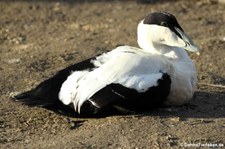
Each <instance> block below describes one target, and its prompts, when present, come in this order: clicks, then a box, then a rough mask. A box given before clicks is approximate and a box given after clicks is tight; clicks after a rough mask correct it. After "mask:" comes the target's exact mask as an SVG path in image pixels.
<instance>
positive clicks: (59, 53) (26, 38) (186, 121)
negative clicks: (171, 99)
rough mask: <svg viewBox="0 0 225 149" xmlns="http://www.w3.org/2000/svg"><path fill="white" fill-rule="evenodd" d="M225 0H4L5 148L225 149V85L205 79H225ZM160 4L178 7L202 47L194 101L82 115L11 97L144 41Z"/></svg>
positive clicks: (0, 27) (0, 17)
mask: <svg viewBox="0 0 225 149" xmlns="http://www.w3.org/2000/svg"><path fill="white" fill-rule="evenodd" d="M220 1H221V3H219V2H217V1H216V0H180V1H179V0H170V1H169V0H168V1H166V0H159V1H154V2H151V3H145V4H143V3H137V1H125V0H124V1H123V0H121V1H120V0H117V1H113V0H110V1H107V0H105V1H91V0H90V1H88V0H87V1H85V2H84V1H82V0H80V1H17V2H10V1H0V71H1V73H0V74H1V75H0V148H135V147H137V148H179V147H180V148H183V147H185V146H186V147H190V148H192V147H193V146H196V147H198V146H202V147H203V146H204V147H207V146H210V145H211V146H212V145H214V146H215V145H217V147H218V146H222V145H223V146H224V148H225V88H222V87H215V86H209V85H206V84H209V83H210V84H220V85H225V69H224V68H225V39H224V38H225V4H223V3H222V0H220ZM139 2H141V1H139ZM148 2H150V0H149V1H148ZM159 10H161V11H168V12H171V13H173V14H174V15H175V16H176V17H177V19H178V20H179V22H180V24H181V26H182V27H183V29H184V30H185V31H186V33H188V34H189V35H190V36H191V37H192V39H193V40H194V41H195V42H196V43H197V45H199V47H200V48H201V49H202V52H201V55H200V56H197V55H194V54H192V53H190V56H191V58H192V59H193V61H194V63H195V64H196V68H197V71H198V80H199V84H198V86H197V89H196V94H195V97H194V98H193V100H192V101H191V102H190V103H189V104H187V105H184V106H181V107H171V108H166V109H157V110H154V111H148V112H145V113H138V114H136V115H113V116H107V117H103V118H77V117H68V116H65V115H59V114H56V113H54V112H52V111H49V110H46V109H43V108H28V107H26V106H24V105H21V104H20V103H15V102H13V101H12V100H11V98H10V96H11V95H12V94H15V93H18V92H22V91H25V90H28V89H30V88H32V87H35V86H36V85H37V84H38V83H40V82H41V81H43V80H45V79H47V78H49V77H50V76H52V75H53V74H54V73H55V72H57V71H58V70H60V69H62V68H64V67H66V66H68V65H70V64H72V63H76V62H78V61H80V60H83V59H85V58H88V57H91V56H93V55H96V54H98V53H102V52H104V51H106V50H110V49H113V48H114V47H116V46H117V45H120V44H128V45H132V46H137V43H136V26H137V24H138V22H139V21H140V20H141V19H142V18H143V17H144V16H145V15H146V14H147V13H148V12H151V11H159ZM191 146H192V147H191Z"/></svg>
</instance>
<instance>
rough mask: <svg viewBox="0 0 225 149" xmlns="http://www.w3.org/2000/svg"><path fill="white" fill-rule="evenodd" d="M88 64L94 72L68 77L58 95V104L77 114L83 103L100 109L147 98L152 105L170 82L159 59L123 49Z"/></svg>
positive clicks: (81, 72)
mask: <svg viewBox="0 0 225 149" xmlns="http://www.w3.org/2000/svg"><path fill="white" fill-rule="evenodd" d="M92 62H93V64H94V65H95V66H98V68H96V69H94V70H93V71H91V72H88V71H76V72H74V73H72V74H71V75H70V76H69V77H68V78H67V80H66V81H65V82H64V83H63V85H62V87H61V90H60V93H59V98H60V100H61V101H62V102H63V103H64V104H70V103H73V105H74V108H75V110H76V111H77V112H79V113H80V111H81V107H82V105H83V104H84V103H85V102H86V101H89V102H91V103H92V105H94V106H95V107H97V108H99V109H101V108H103V107H107V106H110V105H112V104H115V105H116V104H117V103H119V102H120V100H124V99H126V100H127V101H128V100H134V99H136V98H142V97H147V96H149V100H152V101H154V102H156V101H157V100H161V99H162V98H161V97H166V96H167V95H168V94H169V90H170V83H171V80H170V76H169V75H168V74H167V72H168V71H169V70H168V69H169V67H170V66H169V64H168V62H167V61H165V59H163V58H162V57H160V56H155V55H151V54H149V53H145V52H141V51H140V49H135V48H133V47H127V46H124V47H120V48H117V49H116V50H114V51H111V52H109V53H107V54H105V55H101V56H99V57H97V58H96V60H93V61H92ZM156 96H158V97H157V98H155V97H156ZM131 97H132V98H131ZM153 97H154V99H151V98H153ZM159 97H160V98H159ZM115 102H116V103H115ZM128 102H129V101H128ZM131 103H132V101H131ZM143 103H144V102H143ZM82 111H83V110H82Z"/></svg>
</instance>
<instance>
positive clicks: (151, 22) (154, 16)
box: [138, 12, 200, 55]
mask: <svg viewBox="0 0 225 149" xmlns="http://www.w3.org/2000/svg"><path fill="white" fill-rule="evenodd" d="M138 44H139V46H140V47H141V48H142V49H145V50H151V49H152V48H155V49H157V47H160V46H162V45H163V46H166V47H168V46H169V47H179V48H183V49H186V50H187V51H191V52H195V53H197V54H198V55H199V50H200V49H199V48H198V47H197V46H196V45H195V44H194V43H193V41H192V40H191V39H190V38H189V36H188V35H187V34H186V33H185V32H184V31H183V29H182V28H181V26H180V25H179V24H178V22H177V20H176V18H175V17H174V16H173V15H172V14H170V13H167V12H154V13H150V14H149V15H147V16H146V17H145V18H144V19H143V20H142V21H141V22H140V23H139V25H138Z"/></svg>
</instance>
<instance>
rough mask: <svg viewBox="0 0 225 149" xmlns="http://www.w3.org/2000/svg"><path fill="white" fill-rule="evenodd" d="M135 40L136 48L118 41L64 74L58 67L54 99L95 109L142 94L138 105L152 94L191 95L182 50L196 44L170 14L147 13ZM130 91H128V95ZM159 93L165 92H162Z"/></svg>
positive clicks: (191, 72)
mask: <svg viewBox="0 0 225 149" xmlns="http://www.w3.org/2000/svg"><path fill="white" fill-rule="evenodd" d="M138 44H139V46H140V48H136V47H131V46H120V47H117V48H116V49H114V50H112V51H110V52H107V53H103V54H102V55H100V56H96V57H94V58H91V59H89V60H87V61H84V62H83V63H82V62H81V63H79V64H75V65H74V66H73V67H71V68H67V69H66V72H67V76H64V73H62V71H61V74H63V76H64V78H63V79H62V77H60V73H59V74H57V75H58V76H57V75H56V77H55V78H57V77H58V78H60V79H61V85H60V86H59V87H58V88H59V91H58V93H56V94H57V96H58V99H59V100H60V101H62V103H63V104H65V105H73V107H74V109H75V111H76V112H78V113H80V111H81V108H82V107H83V105H84V103H86V102H89V103H91V105H92V106H94V107H95V108H97V109H101V108H103V109H104V107H110V106H111V107H113V106H114V105H116V106H118V105H119V106H121V107H122V108H124V107H125V108H127V107H126V105H125V106H124V103H126V104H128V105H129V104H130V103H129V100H130V101H131V102H132V105H129V106H128V109H129V107H135V104H137V105H141V103H142V102H143V100H144V99H143V100H142V99H138V98H142V97H143V98H145V102H143V104H145V103H151V100H152V101H154V100H153V99H155V100H159V101H160V102H162V104H164V105H181V104H184V103H186V102H188V101H189V100H190V99H191V98H192V96H193V93H194V90H195V84H196V80H197V79H196V78H197V77H196V71H195V67H194V64H193V63H192V61H191V59H190V58H189V56H188V54H187V52H186V51H185V50H188V51H191V52H196V53H199V49H198V48H197V47H196V46H195V45H194V43H193V42H192V41H191V39H190V38H189V37H188V35H187V34H186V33H184V31H183V30H182V28H181V27H180V26H179V24H178V23H177V21H176V19H175V17H174V16H173V15H171V14H169V13H165V12H156V13H151V14H149V15H148V16H146V17H145V19H144V20H143V21H141V22H140V23H139V25H138ZM82 64H85V65H88V66H83V65H82ZM80 65H82V66H80ZM79 67H82V68H81V69H80V68H79ZM63 72H64V71H63ZM68 72H69V73H68ZM61 76H62V75H61ZM166 76H168V77H166ZM53 78H54V77H53ZM49 82H52V81H49ZM39 88H41V87H39ZM129 92H132V93H131V94H130V95H129ZM139 94H140V96H139ZM160 94H165V95H162V97H161V95H160ZM131 95H134V96H135V97H132V96H131ZM112 96H113V97H112ZM136 98H137V99H136ZM161 98H166V99H161ZM161 100H162V101H161ZM124 101H126V102H124ZM121 102H122V104H121ZM154 102H156V103H158V102H157V101H154ZM154 102H153V104H154ZM110 104H112V105H110ZM144 106H145V105H143V107H144ZM140 107H142V106H140ZM85 108H86V107H85ZM131 109H132V108H131ZM134 109H135V108H134ZM84 110H87V111H88V110H90V109H84ZM93 113H95V112H93Z"/></svg>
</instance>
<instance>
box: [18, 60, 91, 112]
mask: <svg viewBox="0 0 225 149" xmlns="http://www.w3.org/2000/svg"><path fill="white" fill-rule="evenodd" d="M92 59H95V57H93V58H90V59H87V60H85V61H82V62H80V63H77V64H74V65H71V66H69V67H67V68H65V69H63V70H61V71H59V72H58V73H57V74H56V75H55V76H53V77H52V78H50V79H47V80H46V81H44V82H42V83H40V84H39V85H38V86H37V87H36V88H34V89H32V90H30V91H28V92H24V93H21V94H19V95H16V96H14V99H15V101H19V102H21V103H23V104H25V105H28V106H30V107H34V106H39V107H44V108H47V109H49V110H53V111H55V112H60V113H62V114H66V115H68V114H71V113H72V114H73V115H74V114H75V112H74V109H73V108H71V107H69V106H67V105H64V104H63V103H62V102H61V101H60V100H59V98H58V93H59V91H60V88H61V86H62V84H63V82H64V81H65V80H66V79H67V77H68V76H69V75H70V74H71V72H73V71H79V70H83V69H92V68H93V67H94V65H93V63H91V60H92Z"/></svg>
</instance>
